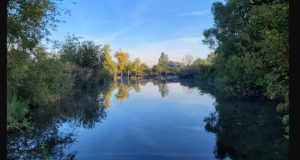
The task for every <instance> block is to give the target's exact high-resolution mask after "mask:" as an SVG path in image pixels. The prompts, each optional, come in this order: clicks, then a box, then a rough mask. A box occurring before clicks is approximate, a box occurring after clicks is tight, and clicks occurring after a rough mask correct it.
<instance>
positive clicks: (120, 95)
mask: <svg viewBox="0 0 300 160" xmlns="http://www.w3.org/2000/svg"><path fill="white" fill-rule="evenodd" d="M131 88H133V89H134V91H135V92H137V93H140V91H141V87H140V83H139V82H138V81H134V82H131V81H125V82H123V81H118V82H112V83H110V84H108V85H106V86H104V87H103V89H102V90H103V92H101V93H100V95H99V99H103V102H104V103H103V104H104V106H105V108H109V107H110V106H111V102H110V101H111V96H112V93H113V92H114V91H115V90H116V89H118V92H117V93H116V94H115V97H116V98H117V100H125V99H128V98H129V95H130V94H129V90H130V89H131Z"/></svg>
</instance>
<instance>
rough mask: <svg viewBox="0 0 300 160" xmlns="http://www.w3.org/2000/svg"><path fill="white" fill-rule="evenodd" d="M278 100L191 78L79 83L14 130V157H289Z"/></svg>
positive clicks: (200, 159) (132, 159)
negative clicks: (247, 96)
mask: <svg viewBox="0 0 300 160" xmlns="http://www.w3.org/2000/svg"><path fill="white" fill-rule="evenodd" d="M275 105H276V104H272V103H270V102H266V101H261V100H237V99H226V98H224V96H222V95H217V94H213V92H209V90H208V89H205V87H199V85H197V84H194V83H191V82H173V83H158V82H145V81H140V82H130V83H129V82H125V83H120V82H119V83H111V84H107V85H104V86H101V87H92V88H86V89H81V90H77V92H76V94H74V96H73V97H67V98H65V99H63V100H61V102H59V103H57V104H55V105H51V106H46V107H40V108H38V109H37V110H35V112H34V114H33V115H32V117H33V121H32V124H33V129H32V130H31V131H26V132H24V133H16V134H10V135H9V139H8V140H9V144H8V151H9V158H10V159H84V160H85V159H87V160H93V159H108V160H116V159H124V160H139V159H145V160H160V159H162V160H164V159H167V160H168V159H176V160H196V159H197V160H210V159H234V160H240V159H250V160H252V159H253V160H262V159H266V160H269V159H270V160H272V159H288V145H287V141H286V140H285V139H284V137H283V134H284V129H283V128H284V127H283V126H282V123H281V119H280V118H281V115H280V114H279V113H277V112H276V111H275V110H274V108H275Z"/></svg>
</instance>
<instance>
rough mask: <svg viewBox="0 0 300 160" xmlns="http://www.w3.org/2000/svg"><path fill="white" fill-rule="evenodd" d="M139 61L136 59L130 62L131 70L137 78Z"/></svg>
mask: <svg viewBox="0 0 300 160" xmlns="http://www.w3.org/2000/svg"><path fill="white" fill-rule="evenodd" d="M140 65H141V60H140V59H139V58H136V59H135V60H134V61H133V62H132V70H133V71H134V72H135V75H136V76H138V74H139V70H140Z"/></svg>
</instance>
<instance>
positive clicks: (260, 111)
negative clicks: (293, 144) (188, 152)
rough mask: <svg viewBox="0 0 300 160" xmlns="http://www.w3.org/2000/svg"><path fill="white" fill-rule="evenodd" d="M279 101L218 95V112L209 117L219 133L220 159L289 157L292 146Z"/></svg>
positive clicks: (208, 125) (209, 128) (208, 123)
mask: <svg viewBox="0 0 300 160" xmlns="http://www.w3.org/2000/svg"><path fill="white" fill-rule="evenodd" d="M274 108H275V104H274V105H272V104H270V103H268V102H263V101H245V100H244V101H241V100H240V101H239V100H238V101H237V100H236V99H235V100H228V99H227V100H226V99H220V98H219V99H217V105H216V112H214V113H211V115H210V116H208V117H206V118H205V120H204V121H205V122H206V126H205V128H206V130H207V131H209V132H212V133H215V134H216V136H217V139H216V148H215V151H214V153H215V157H216V158H218V159H225V158H226V157H230V158H231V159H256V160H265V159H287V157H288V150H287V149H288V146H287V142H286V140H285V139H284V137H283V133H284V129H283V126H282V123H281V120H280V117H281V116H280V115H279V113H277V112H276V110H275V109H274Z"/></svg>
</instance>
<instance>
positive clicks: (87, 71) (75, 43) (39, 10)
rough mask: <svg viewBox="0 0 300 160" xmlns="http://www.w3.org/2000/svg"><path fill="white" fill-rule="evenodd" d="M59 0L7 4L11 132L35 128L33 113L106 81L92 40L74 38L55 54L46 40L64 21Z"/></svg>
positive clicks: (10, 2)
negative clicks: (32, 121) (35, 109)
mask: <svg viewBox="0 0 300 160" xmlns="http://www.w3.org/2000/svg"><path fill="white" fill-rule="evenodd" d="M58 2H59V1H55V0H52V1H50V0H49V1H48V0H47V1H19V0H12V1H9V5H8V24H7V25H8V37H7V38H8V55H7V61H8V64H7V68H8V69H7V81H8V91H7V94H8V106H7V117H8V118H7V119H8V129H9V130H11V129H20V130H21V129H22V128H24V127H30V124H29V120H30V110H31V109H33V108H36V107H44V106H46V105H49V104H53V103H57V102H58V101H60V100H61V99H63V98H64V97H66V96H69V95H70V94H73V90H74V88H75V87H78V86H80V87H88V86H89V85H94V84H97V82H98V81H99V80H103V79H106V78H107V77H109V74H108V73H107V72H105V71H104V69H103V65H102V61H101V58H100V57H101V56H102V52H101V49H100V48H99V47H100V46H97V45H96V44H95V43H94V42H92V41H84V42H80V41H79V40H78V38H76V37H69V38H67V40H66V41H65V42H63V43H62V45H61V46H60V47H59V48H58V49H59V54H55V53H53V52H51V51H48V49H47V48H46V47H45V46H43V44H42V40H43V39H44V38H47V36H48V35H49V34H50V29H51V28H52V29H55V25H56V23H57V22H59V20H58V19H56V16H57V15H58V14H59V13H60V10H59V8H58Z"/></svg>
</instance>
